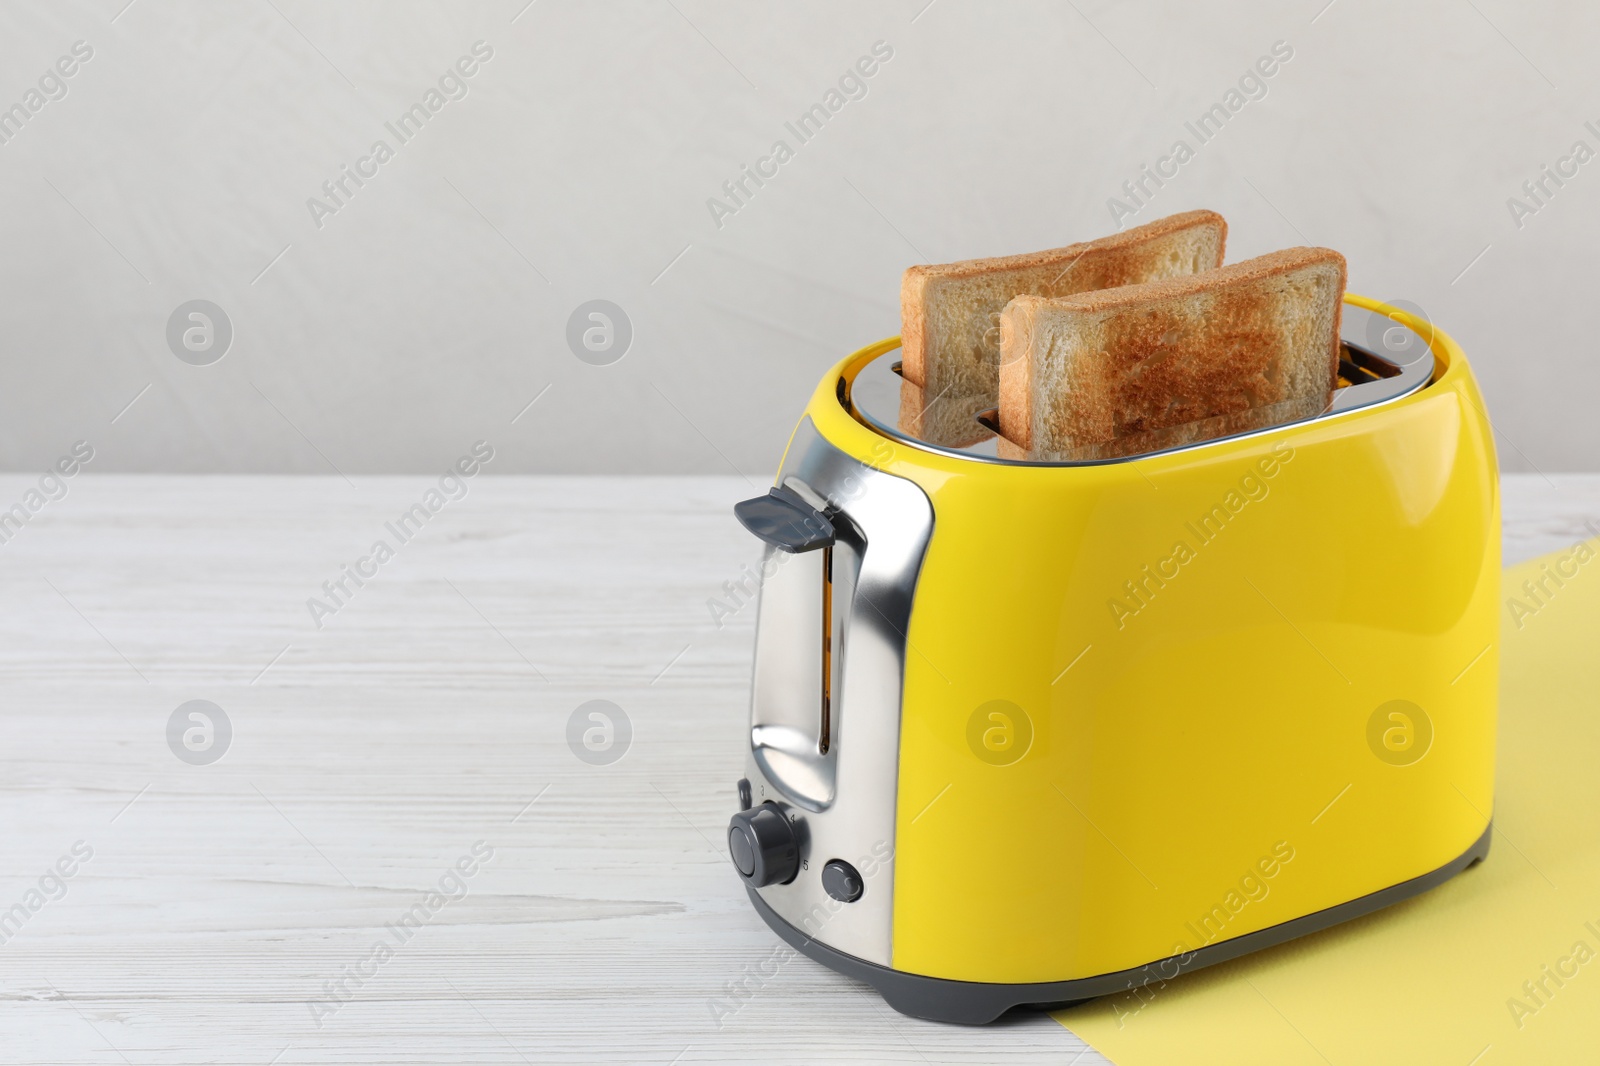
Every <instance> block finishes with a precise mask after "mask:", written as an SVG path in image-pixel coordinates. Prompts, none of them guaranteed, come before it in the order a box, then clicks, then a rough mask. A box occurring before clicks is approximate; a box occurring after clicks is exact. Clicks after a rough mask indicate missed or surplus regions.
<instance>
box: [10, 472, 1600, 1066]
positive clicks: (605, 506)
mask: <svg viewBox="0 0 1600 1066" xmlns="http://www.w3.org/2000/svg"><path fill="white" fill-rule="evenodd" d="M34 481H35V479H33V478H30V477H27V476H21V475H5V476H0V508H3V507H6V506H9V505H10V503H11V502H12V501H14V500H16V499H19V498H20V497H21V496H22V494H23V493H24V492H25V491H26V490H27V489H28V488H29V487H30V486H31V485H33V484H34ZM432 483H433V482H432V480H431V479H424V478H358V479H355V481H354V483H353V484H351V483H347V482H345V481H343V480H341V479H339V478H312V477H158V476H100V477H96V476H93V475H88V474H85V475H83V476H80V477H78V478H77V479H75V480H74V481H72V482H70V483H69V484H70V492H69V494H68V495H67V497H66V498H64V499H62V500H59V501H56V502H52V503H49V504H47V505H46V506H45V508H44V509H43V510H42V511H41V513H40V514H38V515H37V516H35V518H34V519H33V520H32V521H31V522H30V523H29V524H28V525H27V526H26V527H24V528H23V529H22V530H21V531H20V532H19V533H17V534H16V535H14V536H13V537H12V538H11V539H10V540H9V542H6V543H4V544H0V590H3V597H4V601H3V602H4V607H5V609H4V612H3V614H0V638H3V639H0V716H3V722H4V725H5V738H6V742H5V743H4V745H0V765H3V773H0V825H3V826H4V832H3V833H0V916H3V913H4V912H5V911H6V910H7V909H8V908H11V907H12V905H13V904H16V903H22V904H23V908H24V911H26V910H27V905H28V902H29V901H30V897H29V895H28V893H29V892H30V890H35V889H37V888H38V887H39V882H40V878H41V876H42V875H44V874H45V872H46V871H47V870H48V869H50V868H51V867H52V866H53V865H54V864H55V863H56V862H57V860H58V858H59V857H61V856H63V855H66V854H67V853H69V851H70V850H71V849H72V847H73V845H74V844H75V842H77V841H83V842H84V843H85V845H86V846H87V847H89V848H92V849H93V857H92V859H90V860H89V861H88V862H87V863H84V864H82V866H81V868H80V869H79V870H78V871H77V872H76V874H75V875H74V876H73V877H71V878H70V879H69V880H66V881H65V882H64V885H65V888H66V895H65V896H64V897H62V898H60V899H56V900H50V901H47V902H44V903H43V905H42V906H41V907H40V908H39V909H38V910H37V912H36V913H35V912H28V913H27V917H26V920H25V921H24V922H22V924H21V927H20V930H18V931H16V932H15V934H14V935H12V936H10V937H9V939H8V940H6V942H4V943H3V944H0V997H3V1000H4V1002H3V1004H0V1062H6V1063H34V1062H50V1063H124V1062H125V1063H133V1064H143V1063H201V1062H227V1063H267V1062H274V1061H275V1062H278V1063H281V1064H286V1066H287V1064H294V1063H318V1062H327V1063H389V1062H426V1063H435V1062H437V1063H461V1062H473V1063H479V1062H481V1063H517V1062H536V1063H541V1064H542V1063H590V1062H619V1063H620V1062H626V1063H662V1064H666V1063H672V1062H677V1063H684V1064H687V1063H695V1062H718V1063H745V1062H756V1061H763V1062H782V1063H790V1062H793V1063H799V1062H823V1061H853V1062H861V1063H886V1062H911V1063H922V1062H929V1063H934V1062H964V1063H1012V1062H1015V1063H1024V1062H1041V1063H1042V1062H1050V1063H1057V1064H1059V1063H1073V1062H1077V1063H1084V1064H1087V1063H1096V1062H1103V1061H1104V1060H1103V1059H1101V1058H1099V1057H1098V1056H1097V1055H1096V1054H1095V1053H1094V1052H1093V1051H1087V1052H1085V1051H1084V1050H1083V1045H1082V1044H1081V1043H1080V1042H1079V1041H1077V1040H1076V1039H1075V1038H1074V1037H1073V1035H1072V1034H1071V1033H1069V1032H1067V1031H1066V1030H1064V1029H1062V1028H1061V1027H1060V1026H1059V1025H1057V1024H1056V1023H1055V1022H1054V1021H1052V1020H1051V1019H1050V1018H1048V1017H1047V1016H1044V1015H1037V1014H1024V1015H1020V1016H1017V1017H1013V1018H1009V1019H1007V1020H1006V1021H1005V1022H1004V1023H1002V1024H1000V1025H996V1026H991V1027H988V1028H983V1029H966V1028H958V1027H952V1026H940V1025H932V1024H927V1023H922V1022H917V1021H914V1020H912V1019H908V1018H904V1017H901V1016H899V1015H896V1014H894V1013H893V1012H892V1011H890V1010H888V1009H887V1008H886V1007H885V1006H884V1005H883V1003H882V1002H881V1000H879V998H878V997H877V996H876V995H875V994H873V993H871V992H869V991H867V990H865V989H864V988H863V987H861V986H858V985H855V984H853V983H851V982H849V981H847V980H845V979H843V978H841V977H838V976H837V975H835V974H833V973H831V972H829V971H826V970H824V969H822V968H821V967H819V966H817V965H815V964H813V963H811V962H810V961H808V960H805V959H801V958H796V959H792V960H790V961H787V962H785V963H783V964H782V965H779V966H776V973H775V974H771V975H770V976H768V975H765V974H763V970H767V971H770V970H772V969H773V968H774V966H773V962H774V960H775V959H776V958H777V957H778V956H777V955H776V954H775V952H776V949H777V947H778V941H777V940H776V938H775V937H774V936H773V935H772V934H771V933H770V932H769V931H768V930H767V929H766V928H765V927H764V926H763V925H762V924H761V922H760V920H759V919H758V918H757V917H756V916H755V915H754V913H753V912H752V911H751V909H750V907H749V905H748V903H747V902H746V901H745V899H744V896H743V892H742V890H741V889H740V886H739V884H738V881H737V879H736V878H735V876H734V874H733V872H732V871H731V869H730V868H729V865H728V862H727V860H726V858H725V856H724V854H723V848H722V845H721V840H722V832H723V826H724V825H725V822H726V818H727V815H728V813H729V812H730V811H731V810H732V809H733V806H734V794H733V782H734V780H735V779H736V778H737V777H738V775H739V772H740V766H741V744H742V739H741V733H742V730H741V726H742V723H743V721H744V716H745V710H746V708H745V701H746V688H747V684H748V668H749V659H750V651H751V637H752V621H753V619H752V615H753V611H743V612H740V613H739V614H737V615H735V616H734V617H733V618H731V619H729V620H728V621H727V623H726V624H725V626H724V627H723V628H721V629H718V628H716V627H715V626H714V624H713V621H712V617H711V614H710V611H709V610H708V608H707V606H706V601H707V599H708V598H710V597H712V596H715V595H718V594H719V593H720V590H721V585H722V583H723V582H724V581H727V580H730V579H733V578H734V577H736V576H737V575H738V572H739V568H740V566H741V564H743V563H746V562H749V561H753V560H754V558H755V549H754V545H753V543H752V542H751V541H750V539H749V538H748V536H747V535H746V534H744V533H743V531H741V530H740V529H739V528H738V527H737V526H736V525H735V523H734V522H733V520H732V517H731V515H730V510H729V508H730V506H731V504H732V503H733V502H734V501H735V500H737V499H739V498H742V497H743V496H745V495H750V494H753V493H755V492H758V491H761V490H763V489H764V487H765V486H764V485H762V484H759V483H749V482H746V481H744V480H743V479H740V478H734V477H730V478H671V479H668V478H633V479H624V478H615V479H601V478H558V477H543V478H510V477H504V478H494V477H490V476H487V475H485V476H480V477H478V478H476V479H475V480H473V481H471V482H470V483H469V484H470V492H469V493H468V495H467V496H466V497H465V498H464V499H461V500H459V501H458V502H452V503H450V504H448V505H447V506H446V507H445V508H444V510H443V511H442V512H441V513H440V514H439V515H438V516H436V517H435V518H433V519H432V520H431V522H430V523H429V524H428V526H427V527H426V528H425V529H424V530H423V532H422V533H421V534H420V535H418V536H417V537H416V538H415V539H414V540H412V541H411V542H410V543H407V544H405V545H403V546H400V547H399V550H398V553H397V555H396V557H395V558H394V559H392V560H390V561H388V562H387V563H385V564H384V565H383V566H382V567H381V568H380V569H379V572H378V574H377V576H375V577H373V578H371V579H369V580H368V582H367V584H366V585H365V587H363V588H361V589H360V590H359V591H358V592H357V593H356V594H355V596H354V597H353V598H352V599H351V601H350V602H349V603H348V605H347V606H344V607H343V608H342V609H340V610H339V611H338V612H337V614H335V615H334V616H333V617H331V618H328V619H325V620H324V623H325V624H324V625H323V627H322V628H321V629H318V628H316V627H315V626H314V624H313V621H312V618H311V615H310V612H309V611H308V609H307V606H306V601H307V599H308V598H309V597H311V596H313V595H318V594H320V592H321V588H320V586H321V584H322V582H324V581H325V580H329V579H332V578H335V577H337V576H338V573H339V568H340V564H342V563H350V562H353V561H354V560H355V559H357V558H358V557H359V556H361V555H364V554H366V553H367V551H368V549H369V547H370V545H371V543H372V542H373V541H374V540H375V539H377V538H379V537H386V538H387V539H389V540H390V541H391V543H393V542H394V537H393V535H392V534H389V533H387V532H386V530H385V525H384V524H385V522H386V521H390V520H392V519H393V518H394V517H395V516H397V515H398V514H399V513H400V512H402V511H403V510H405V509H406V508H407V507H409V506H410V504H411V503H413V502H415V501H416V500H418V499H419V498H420V497H421V495H422V494H423V492H424V491H425V490H426V489H427V488H428V487H429V486H430V485H431V484H432ZM1505 512H1506V536H1507V540H1506V545H1507V547H1506V557H1507V561H1508V562H1510V561H1512V560H1514V559H1517V558H1524V557H1527V556H1529V555H1532V554H1536V553H1538V552H1540V551H1544V550H1549V549H1553V548H1556V547H1560V546H1562V545H1563V544H1567V543H1571V542H1572V541H1574V540H1577V539H1579V538H1581V537H1584V536H1592V535H1594V534H1593V533H1591V532H1588V531H1586V530H1585V529H1584V527H1583V521H1584V520H1585V519H1592V520H1595V521H1596V522H1597V523H1600V477H1596V476H1580V475H1552V476H1551V478H1550V479H1548V480H1546V479H1545V478H1543V477H1542V476H1539V475H1527V476H1516V477H1507V478H1506V479H1505ZM192 699H206V700H210V701H213V702H214V703H216V704H218V705H219V706H221V707H222V708H223V709H224V710H225V711H226V713H227V715H228V717H229V720H230V721H231V724H232V727H233V733H234V735H233V739H232V741H231V746H230V747H229V749H228V751H227V753H226V755H225V756H224V757H223V758H222V759H221V760H220V761H218V762H216V763H214V764H212V765H209V766H194V765H189V764H187V763H185V762H182V761H180V760H179V759H178V758H177V757H176V756H175V755H174V754H173V753H172V751H171V750H169V748H168V745H167V741H166V729H167V721H168V718H169V716H170V715H171V714H172V712H173V711H174V709H175V708H177V707H178V706H179V705H180V704H182V703H184V702H185V701H188V700H192ZM591 699H607V700H612V701H614V702H615V703H617V704H618V705H620V706H621V707H622V708H623V709H624V710H625V711H626V713H627V714H628V716H629V718H630V720H631V722H632V727H633V738H632V742H631V747H630V749H629V750H628V752H627V754H626V755H625V756H624V757H623V758H622V759H621V760H620V761H618V762H616V763H614V764H612V765H609V766H591V765H588V764H586V763H584V762H582V761H580V760H579V759H578V758H577V757H576V756H575V755H574V754H573V752H572V751H571V750H569V748H568V746H567V741H566V727H567V720H568V717H569V716H570V715H571V713H572V712H573V710H574V709H575V708H576V707H577V706H578V705H579V704H581V703H583V702H585V701H587V700H591ZM480 840H481V841H484V842H486V843H487V844H488V845H489V846H491V847H492V848H493V849H494V853H493V857H492V859H490V860H489V861H487V862H486V863H484V864H483V865H482V866H481V868H480V869H479V870H478V872H477V873H476V874H475V875H474V876H473V877H471V878H470V879H468V880H466V882H465V884H466V886H467V894H466V896H465V897H464V898H462V899H460V900H459V901H455V902H450V903H448V904H447V905H444V906H442V907H441V908H439V909H438V911H437V913H435V914H434V915H433V916H432V918H431V920H430V921H428V922H427V923H426V925H425V926H424V927H423V928H421V929H420V931H417V932H416V933H414V934H413V935H412V937H411V939H409V940H408V941H407V942H405V943H404V944H397V943H396V941H395V939H394V936H393V934H391V933H389V932H388V931H387V930H386V929H385V926H386V925H388V924H391V923H394V922H396V921H397V920H398V919H399V918H400V917H401V916H402V915H403V914H404V913H405V912H406V911H407V909H408V908H411V907H412V906H413V905H414V904H416V903H417V902H418V901H419V900H425V899H426V892H427V890H428V889H429V887H430V886H432V885H435V884H436V883H437V882H438V880H439V878H440V877H441V875H443V874H444V873H445V872H446V870H447V869H448V868H450V867H451V866H452V865H453V864H454V863H455V862H456V861H457V860H458V859H459V858H461V857H462V856H465V855H467V854H468V853H469V852H470V851H471V849H472V847H473V844H474V842H475V841H480ZM46 887H47V888H49V889H51V890H52V891H51V892H50V893H49V894H57V893H56V892H55V888H56V886H55V883H54V882H51V881H48V880H47V881H46ZM44 894H45V893H41V896H42V895H44ZM38 898H39V897H33V901H34V902H37V900H38ZM0 929H3V926H0ZM377 942H385V943H387V944H388V945H390V946H391V947H392V950H393V957H392V958H390V959H388V960H387V961H385V962H383V963H382V964H381V965H376V966H374V965H372V964H371V963H370V962H369V960H370V959H371V958H372V956H373V947H372V946H373V944H374V943H377ZM357 966H362V967H365V968H367V969H369V970H375V973H374V975H373V976H371V977H369V978H366V979H365V980H364V981H363V983H362V984H361V985H360V986H359V987H356V986H355V985H354V984H351V985H350V986H349V987H350V988H351V989H352V990H353V995H351V996H350V997H349V999H348V1002H345V1003H343V1004H342V1005H341V1006H340V1007H339V1009H338V1010H337V1012H335V1013H332V1014H331V1015H326V1016H324V1017H321V1018H320V1019H319V1020H320V1022H321V1024H320V1026H319V1025H318V1024H316V1021H315V1020H314V1018H313V1011H312V1009H311V1003H312V1002H313V1001H315V1000H317V999H318V998H320V997H325V996H326V995H327V994H328V993H327V991H326V990H325V983H326V982H329V981H333V980H337V979H339V978H340V977H341V976H344V975H345V974H346V973H348V972H351V971H350V970H348V969H347V968H354V967H357ZM751 975H757V976H755V977H752V976H751ZM741 979H743V980H745V981H746V982H747V985H748V986H749V987H750V988H751V989H752V991H751V992H750V993H749V994H748V995H744V996H742V997H737V996H734V995H731V994H730V992H729V986H730V983H732V982H737V981H740V980H741ZM719 1004H729V1005H731V1004H737V1009H736V1010H734V1011H733V1012H732V1013H731V1014H725V1015H724V1017H722V1018H721V1020H720V1025H719V1021H718V1018H717V1017H716V1013H715V1009H716V1008H717V1007H718V1006H719ZM1075 1056H1076V1057H1075Z"/></svg>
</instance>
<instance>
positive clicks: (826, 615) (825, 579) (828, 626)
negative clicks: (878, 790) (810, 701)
mask: <svg viewBox="0 0 1600 1066" xmlns="http://www.w3.org/2000/svg"><path fill="white" fill-rule="evenodd" d="M832 734H833V548H832V547H831V546H830V547H827V548H823V549H822V721H821V725H820V727H819V729H818V730H817V751H818V752H820V753H821V754H823V755H826V754H828V744H829V742H830V741H831V740H832Z"/></svg>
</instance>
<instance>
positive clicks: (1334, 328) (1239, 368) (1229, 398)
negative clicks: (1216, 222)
mask: <svg viewBox="0 0 1600 1066" xmlns="http://www.w3.org/2000/svg"><path fill="white" fill-rule="evenodd" d="M1344 286H1345V261H1344V257H1343V256H1342V255H1340V254H1339V253H1338V252H1335V251H1332V250H1330V249H1326V248H1291V249H1287V250H1285V251H1281V252H1274V253H1272V254H1271V255H1265V256H1261V257H1260V258H1258V259H1251V260H1248V261H1246V262H1243V263H1236V264H1234V265H1233V266H1228V267H1222V268H1220V269H1217V270H1212V271H1208V272H1206V273H1204V274H1196V275H1185V276H1177V277H1170V278H1166V279H1164V280H1161V281H1153V282H1148V283H1145V284H1142V285H1130V286H1124V287H1121V288H1114V289H1105V290H1100V291H1095V292H1087V293H1081V294H1078V295H1073V296H1068V297H1063V298H1057V299H1046V298H1041V297H1036V296H1019V297H1017V298H1016V299H1015V300H1013V301H1012V302H1011V303H1010V304H1009V305H1008V306H1007V307H1006V310H1005V312H1004V314H1003V315H1002V318H1001V348H1002V359H1001V365H1000V387H999V393H1000V397H999V398H1000V404H999V406H1000V430H1001V433H1002V435H1003V436H1004V437H1005V438H1006V439H1008V440H1010V441H1011V442H1012V443H1013V444H1015V445H1017V446H1019V447H1020V448H1023V449H1026V450H1027V451H1029V452H1030V453H1048V454H1055V455H1060V454H1064V453H1082V452H1083V451H1084V450H1085V449H1089V450H1091V451H1094V452H1101V453H1105V454H1106V455H1112V454H1131V453H1130V452H1128V451H1127V450H1126V447H1127V446H1131V445H1133V444H1135V443H1136V442H1138V441H1139V440H1141V439H1143V440H1146V441H1150V440H1167V441H1169V443H1167V444H1166V445H1165V446H1172V444H1174V443H1186V442H1187V441H1186V440H1185V439H1181V438H1184V437H1185V436H1186V433H1187V435H1193V434H1194V433H1203V434H1204V435H1203V436H1201V437H1198V438H1197V439H1208V438H1209V437H1214V436H1217V435H1220V434H1222V433H1227V432H1239V431H1241V430H1242V429H1246V428H1256V425H1255V424H1256V423H1258V422H1260V420H1261V417H1262V413H1261V411H1259V410H1258V409H1268V408H1271V409H1275V410H1276V411H1280V412H1289V411H1302V410H1304V411H1311V409H1312V408H1314V407H1316V406H1317V405H1318V403H1319V402H1326V399H1327V398H1328V397H1329V396H1330V395H1331V393H1332V391H1333V389H1334V387H1335V385H1336V384H1337V379H1338V366H1339V318H1340V306H1341V303H1342V297H1343V294H1344ZM1250 412H1255V413H1253V414H1252V413H1250ZM1311 413H1315V412H1314V411H1311ZM1280 420H1282V419H1280ZM1268 424H1270V423H1268ZM1184 426H1191V427H1192V429H1191V430H1190V431H1179V430H1178V427H1184ZM1229 427H1233V428H1229ZM1149 434H1157V435H1158V436H1156V437H1154V438H1151V437H1148V436H1147V435H1149ZM1114 441H1120V442H1122V443H1121V444H1116V445H1113V444H1112V443H1111V442H1114Z"/></svg>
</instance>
